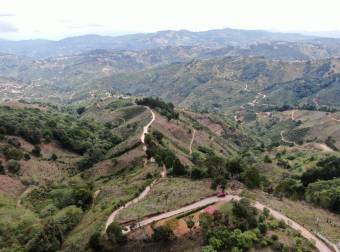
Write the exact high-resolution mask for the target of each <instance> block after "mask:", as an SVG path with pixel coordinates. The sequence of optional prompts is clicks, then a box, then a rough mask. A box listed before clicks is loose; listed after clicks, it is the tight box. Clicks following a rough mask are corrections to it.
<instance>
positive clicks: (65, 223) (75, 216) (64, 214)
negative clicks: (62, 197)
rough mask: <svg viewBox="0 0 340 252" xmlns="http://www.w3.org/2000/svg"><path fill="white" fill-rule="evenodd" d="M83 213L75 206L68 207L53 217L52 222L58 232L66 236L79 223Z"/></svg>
mask: <svg viewBox="0 0 340 252" xmlns="http://www.w3.org/2000/svg"><path fill="white" fill-rule="evenodd" d="M82 214H83V211H82V210H81V209H80V208H78V207H76V206H68V207H65V208H63V209H62V210H61V211H59V212H58V213H56V214H55V215H54V216H53V219H54V222H55V223H57V224H58V225H59V228H60V231H61V232H62V233H63V234H66V233H67V232H69V231H70V230H72V229H73V228H74V227H75V226H76V225H77V224H78V223H79V221H80V219H81V217H82Z"/></svg>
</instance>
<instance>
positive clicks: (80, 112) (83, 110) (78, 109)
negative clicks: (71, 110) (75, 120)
mask: <svg viewBox="0 0 340 252" xmlns="http://www.w3.org/2000/svg"><path fill="white" fill-rule="evenodd" d="M85 111H86V108H85V107H79V108H77V113H78V115H81V114H83V113H84V112H85Z"/></svg>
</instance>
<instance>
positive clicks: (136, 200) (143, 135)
mask: <svg viewBox="0 0 340 252" xmlns="http://www.w3.org/2000/svg"><path fill="white" fill-rule="evenodd" d="M145 108H147V109H148V110H149V111H150V113H151V115H152V118H151V120H150V122H149V123H148V124H147V125H145V126H144V128H143V132H142V135H141V137H140V140H141V142H142V143H143V144H144V146H143V150H144V151H146V150H147V146H146V145H145V134H147V133H148V132H149V128H150V126H151V124H152V123H153V122H154V121H155V118H156V116H155V113H154V112H153V111H152V109H150V108H149V107H147V106H145ZM165 176H166V168H165V166H163V170H162V172H161V177H162V178H163V177H165ZM156 182H158V179H156V180H154V181H152V183H151V184H150V185H148V186H147V187H146V188H145V189H144V190H143V191H142V192H141V193H140V194H139V195H138V197H136V198H134V199H133V200H131V201H129V202H127V203H126V204H125V205H123V206H121V207H120V208H118V209H116V210H114V211H113V212H112V213H111V214H110V216H109V218H108V219H107V221H106V224H105V230H104V232H106V229H107V228H108V226H110V224H111V223H112V222H113V221H114V220H115V218H116V216H117V215H118V213H119V212H121V211H122V210H123V209H125V208H127V207H129V206H130V205H132V204H135V203H137V202H139V201H140V200H142V199H144V198H145V197H146V195H148V193H149V192H150V190H151V188H152V187H153V186H154V185H155V184H156Z"/></svg>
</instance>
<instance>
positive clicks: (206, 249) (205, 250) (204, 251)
mask: <svg viewBox="0 0 340 252" xmlns="http://www.w3.org/2000/svg"><path fill="white" fill-rule="evenodd" d="M202 252H217V250H215V249H214V247H213V246H211V245H208V246H204V247H202Z"/></svg>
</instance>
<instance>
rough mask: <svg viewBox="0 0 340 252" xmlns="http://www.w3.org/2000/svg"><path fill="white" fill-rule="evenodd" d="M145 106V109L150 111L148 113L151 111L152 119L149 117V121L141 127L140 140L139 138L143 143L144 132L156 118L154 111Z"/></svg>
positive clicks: (146, 131)
mask: <svg viewBox="0 0 340 252" xmlns="http://www.w3.org/2000/svg"><path fill="white" fill-rule="evenodd" d="M145 108H147V109H148V110H149V111H150V113H151V115H152V119H151V121H150V122H149V123H148V124H147V125H145V126H144V128H143V133H142V135H141V137H140V140H141V142H142V143H143V144H145V142H144V140H145V134H148V132H149V128H150V126H151V124H152V123H153V121H154V120H155V118H156V116H155V113H154V112H153V111H152V109H150V108H149V107H146V106H145Z"/></svg>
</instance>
